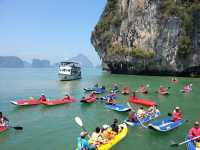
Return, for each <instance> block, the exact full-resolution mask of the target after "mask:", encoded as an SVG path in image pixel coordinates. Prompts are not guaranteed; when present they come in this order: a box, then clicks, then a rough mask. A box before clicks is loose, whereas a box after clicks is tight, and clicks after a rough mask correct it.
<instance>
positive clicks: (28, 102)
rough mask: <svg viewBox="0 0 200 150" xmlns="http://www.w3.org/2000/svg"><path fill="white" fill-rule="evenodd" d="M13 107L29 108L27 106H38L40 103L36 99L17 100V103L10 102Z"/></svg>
mask: <svg viewBox="0 0 200 150" xmlns="http://www.w3.org/2000/svg"><path fill="white" fill-rule="evenodd" d="M10 102H11V103H12V104H14V105H18V106H29V105H38V104H40V101H39V100H37V99H29V100H17V101H10Z"/></svg>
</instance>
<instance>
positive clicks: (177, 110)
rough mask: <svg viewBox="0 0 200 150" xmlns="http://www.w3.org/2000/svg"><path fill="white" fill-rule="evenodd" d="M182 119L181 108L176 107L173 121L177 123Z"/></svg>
mask: <svg viewBox="0 0 200 150" xmlns="http://www.w3.org/2000/svg"><path fill="white" fill-rule="evenodd" d="M180 119H182V114H181V111H180V107H176V108H175V110H174V111H173V113H172V117H171V121H172V122H176V121H178V120H180Z"/></svg>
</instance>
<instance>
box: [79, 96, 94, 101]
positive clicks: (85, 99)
mask: <svg viewBox="0 0 200 150" xmlns="http://www.w3.org/2000/svg"><path fill="white" fill-rule="evenodd" d="M96 99H97V98H96V96H94V97H91V96H88V97H84V98H82V99H81V101H80V102H82V103H93V102H96Z"/></svg>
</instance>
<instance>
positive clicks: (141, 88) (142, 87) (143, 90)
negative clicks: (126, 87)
mask: <svg viewBox="0 0 200 150" xmlns="http://www.w3.org/2000/svg"><path fill="white" fill-rule="evenodd" d="M139 92H141V93H147V89H146V88H145V86H144V84H142V85H140V87H139Z"/></svg>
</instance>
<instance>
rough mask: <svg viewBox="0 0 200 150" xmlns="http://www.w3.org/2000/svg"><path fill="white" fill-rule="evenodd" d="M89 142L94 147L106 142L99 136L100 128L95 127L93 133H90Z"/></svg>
mask: <svg viewBox="0 0 200 150" xmlns="http://www.w3.org/2000/svg"><path fill="white" fill-rule="evenodd" d="M90 140H91V141H92V143H95V144H96V145H100V144H105V143H106V140H105V139H104V138H103V136H102V134H101V129H100V127H96V129H95V131H94V132H93V133H92V135H91V138H90Z"/></svg>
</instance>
